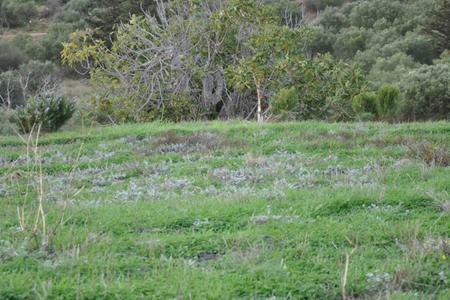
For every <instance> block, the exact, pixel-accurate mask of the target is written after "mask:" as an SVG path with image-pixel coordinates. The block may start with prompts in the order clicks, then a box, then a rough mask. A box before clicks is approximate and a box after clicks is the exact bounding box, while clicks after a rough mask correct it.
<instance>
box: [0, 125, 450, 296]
mask: <svg viewBox="0 0 450 300" xmlns="http://www.w3.org/2000/svg"><path fill="white" fill-rule="evenodd" d="M449 146H450V124H449V123H448V122H439V123H422V124H419V123H412V124H401V125H388V124H378V123H359V124H325V123H319V122H304V123H278V124H264V125H258V124H255V123H243V122H229V123H223V122H212V123H186V124H162V123H151V124H140V125H123V126H117V127H98V128H91V129H87V130H80V131H72V132H60V133H55V134H49V135H45V136H43V137H41V143H40V151H41V152H42V158H43V160H42V161H43V175H44V187H45V197H44V201H45V202H44V209H45V212H46V217H47V223H48V225H47V227H48V229H52V228H54V227H55V226H56V224H59V225H58V227H57V229H56V231H55V234H54V237H53V238H52V239H51V245H50V246H49V247H47V248H46V249H42V248H39V247H37V245H36V243H35V242H34V241H33V239H31V238H30V234H29V232H28V231H26V232H23V231H21V230H20V229H19V228H20V227H19V221H18V217H17V207H18V206H21V207H24V208H25V217H26V220H27V221H28V223H33V222H34V211H35V208H36V201H37V200H36V189H35V187H36V183H35V181H34V180H33V179H36V177H37V175H38V174H37V173H36V172H34V171H33V169H31V171H30V165H29V164H27V162H26V159H25V157H26V156H25V153H26V152H25V151H26V147H25V145H24V144H23V142H21V140H20V139H18V138H17V137H13V136H5V137H0V274H1V276H0V299H34V298H44V299H45V298H48V299H75V298H77V297H78V299H144V298H145V299H148V298H157V299H167V298H180V299H191V298H192V299H236V298H246V299H249V298H250V299H267V298H271V297H276V298H282V299H284V298H293V299H301V298H304V299H342V293H343V292H342V278H343V276H344V275H343V274H344V269H345V265H346V255H349V256H348V257H349V259H348V261H347V262H348V276H347V284H346V287H345V293H346V295H347V296H348V299H378V298H381V299H384V298H390V299H431V298H436V299H448V298H449V297H450V286H449V280H450V272H449V270H450V268H449V259H450V258H449V255H450V239H449V232H450V225H449V224H450V218H449V210H450V203H449V200H450V197H449V192H450V172H449V171H450V169H449V166H448V155H449V154H448V147H449ZM80 148H81V149H82V152H81V157H80V159H78V160H77V159H76V157H77V153H78V152H79V149H80ZM446 159H447V160H446ZM27 186H28V191H27ZM65 204H68V208H67V209H66V210H65V211H64V218H63V219H64V222H62V223H60V222H59V220H60V218H61V215H62V212H63V208H62V207H63V206H64V205H65Z"/></svg>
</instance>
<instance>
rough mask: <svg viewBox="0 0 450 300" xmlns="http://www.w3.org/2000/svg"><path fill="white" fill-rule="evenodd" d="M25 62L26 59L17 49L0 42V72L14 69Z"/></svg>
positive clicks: (9, 44)
mask: <svg viewBox="0 0 450 300" xmlns="http://www.w3.org/2000/svg"><path fill="white" fill-rule="evenodd" d="M26 60H27V57H26V56H25V54H23V52H22V51H21V50H20V49H19V48H17V47H15V46H14V45H13V44H11V43H8V42H6V41H2V40H0V72H4V71H7V70H11V69H16V68H17V67H18V66H20V65H21V64H23V63H24V62H25V61H26Z"/></svg>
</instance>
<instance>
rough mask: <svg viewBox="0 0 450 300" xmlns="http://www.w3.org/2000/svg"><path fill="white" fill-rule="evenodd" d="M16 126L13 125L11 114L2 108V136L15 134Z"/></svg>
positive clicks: (0, 133)
mask: <svg viewBox="0 0 450 300" xmlns="http://www.w3.org/2000/svg"><path fill="white" fill-rule="evenodd" d="M14 129H15V126H14V124H13V123H11V112H10V111H8V110H5V109H2V108H1V107H0V135H11V134H14V132H15V131H14Z"/></svg>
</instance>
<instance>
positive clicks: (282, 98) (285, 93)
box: [270, 87, 299, 114]
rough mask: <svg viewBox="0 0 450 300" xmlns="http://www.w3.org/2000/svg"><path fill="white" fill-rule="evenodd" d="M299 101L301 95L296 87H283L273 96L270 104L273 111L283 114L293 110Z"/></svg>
mask: <svg viewBox="0 0 450 300" xmlns="http://www.w3.org/2000/svg"><path fill="white" fill-rule="evenodd" d="M298 102H299V95H298V92H297V89H296V88H295V87H290V88H283V89H281V90H280V91H278V93H277V94H276V95H275V97H273V99H272V101H271V103H270V105H271V109H272V112H273V113H275V114H281V113H284V112H288V111H291V110H293V109H294V108H295V106H296V105H297V104H298Z"/></svg>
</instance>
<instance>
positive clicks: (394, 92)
mask: <svg viewBox="0 0 450 300" xmlns="http://www.w3.org/2000/svg"><path fill="white" fill-rule="evenodd" d="M399 100H400V89H399V88H398V87H396V86H393V85H384V86H382V87H381V88H380V89H379V90H378V91H377V105H378V115H379V116H380V117H382V118H389V117H392V116H393V114H394V110H395V108H396V105H397V104H398V102H399Z"/></svg>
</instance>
